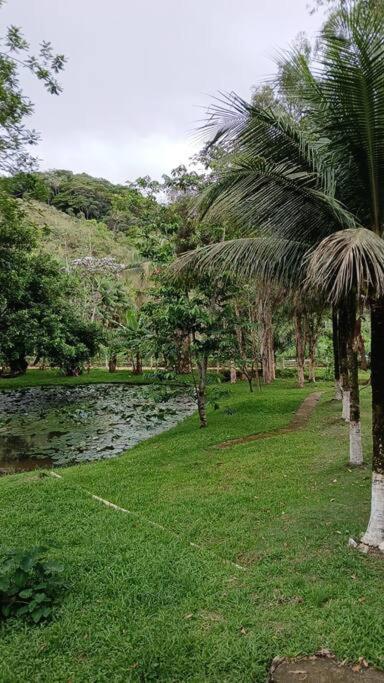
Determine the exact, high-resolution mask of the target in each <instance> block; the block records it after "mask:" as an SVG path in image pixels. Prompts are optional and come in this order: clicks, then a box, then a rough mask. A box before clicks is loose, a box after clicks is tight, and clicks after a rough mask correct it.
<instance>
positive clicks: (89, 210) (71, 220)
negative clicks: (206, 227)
mask: <svg viewBox="0 0 384 683" xmlns="http://www.w3.org/2000/svg"><path fill="white" fill-rule="evenodd" d="M201 182H202V176H199V175H198V174H197V173H195V172H188V171H187V169H185V167H183V166H182V167H179V168H178V169H175V171H173V172H172V174H171V177H168V176H164V177H163V181H162V182H161V183H159V182H157V181H153V180H151V179H150V178H149V177H145V178H139V179H137V180H136V181H135V182H133V183H126V184H125V185H116V184H113V183H111V182H109V181H107V180H104V179H102V178H94V177H92V176H89V175H87V174H85V173H81V174H75V173H72V172H71V171H66V170H53V171H49V172H44V173H18V174H16V175H14V176H12V177H9V178H5V179H3V180H2V186H3V187H4V186H5V189H6V191H7V192H8V193H9V194H10V195H12V196H13V197H16V198H17V199H20V200H22V201H23V202H24V204H25V207H26V208H27V211H28V213H29V215H30V216H31V218H32V219H33V220H34V221H35V222H37V223H38V224H39V225H42V226H47V232H46V237H47V244H46V247H47V248H48V249H50V248H51V246H53V249H55V247H56V246H58V249H59V254H60V256H64V257H68V256H69V257H78V256H84V255H86V254H90V255H93V256H99V255H113V256H116V257H117V256H118V255H119V254H120V253H121V251H123V252H124V250H125V249H136V250H137V251H138V252H139V253H140V256H141V258H143V259H144V260H150V261H155V262H157V263H162V262H165V261H169V260H170V259H171V258H172V256H173V255H174V253H175V251H185V250H187V249H189V248H191V247H193V246H195V236H193V239H192V241H191V239H190V237H191V236H192V235H193V233H194V232H196V226H194V225H192V223H191V220H190V217H189V211H188V210H187V208H188V207H187V206H186V204H188V200H189V199H190V197H191V194H193V193H194V191H195V190H196V189H197V187H198V186H199V184H200V183H201ZM164 199H168V201H164ZM52 241H53V244H52ZM99 250H101V252H99Z"/></svg>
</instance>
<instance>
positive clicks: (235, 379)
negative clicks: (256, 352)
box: [230, 363, 237, 384]
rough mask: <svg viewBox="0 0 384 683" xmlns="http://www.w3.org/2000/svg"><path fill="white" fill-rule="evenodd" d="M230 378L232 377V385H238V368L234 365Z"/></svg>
mask: <svg viewBox="0 0 384 683" xmlns="http://www.w3.org/2000/svg"><path fill="white" fill-rule="evenodd" d="M230 376H231V384H236V381H237V372H236V366H235V364H234V363H231V368H230Z"/></svg>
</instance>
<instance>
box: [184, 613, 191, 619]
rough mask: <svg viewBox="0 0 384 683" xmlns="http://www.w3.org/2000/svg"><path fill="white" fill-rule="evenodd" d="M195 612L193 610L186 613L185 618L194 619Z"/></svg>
mask: <svg viewBox="0 0 384 683" xmlns="http://www.w3.org/2000/svg"><path fill="white" fill-rule="evenodd" d="M192 617H193V614H192V612H191V613H190V614H185V616H184V619H192Z"/></svg>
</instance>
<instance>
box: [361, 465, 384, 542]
mask: <svg viewBox="0 0 384 683" xmlns="http://www.w3.org/2000/svg"><path fill="white" fill-rule="evenodd" d="M361 542H362V543H365V544H366V545H371V546H374V547H375V548H380V550H384V475H383V474H378V472H372V498H371V516H370V518H369V522H368V528H367V531H366V532H365V534H364V535H363V537H362V539H361Z"/></svg>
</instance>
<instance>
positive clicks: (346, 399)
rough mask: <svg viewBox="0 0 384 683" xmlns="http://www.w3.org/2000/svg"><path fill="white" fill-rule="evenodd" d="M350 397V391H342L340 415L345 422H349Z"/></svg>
mask: <svg viewBox="0 0 384 683" xmlns="http://www.w3.org/2000/svg"><path fill="white" fill-rule="evenodd" d="M350 398H351V392H350V391H343V411H342V414H341V417H342V418H343V420H345V421H346V422H349V406H350V402H351V401H350Z"/></svg>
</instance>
